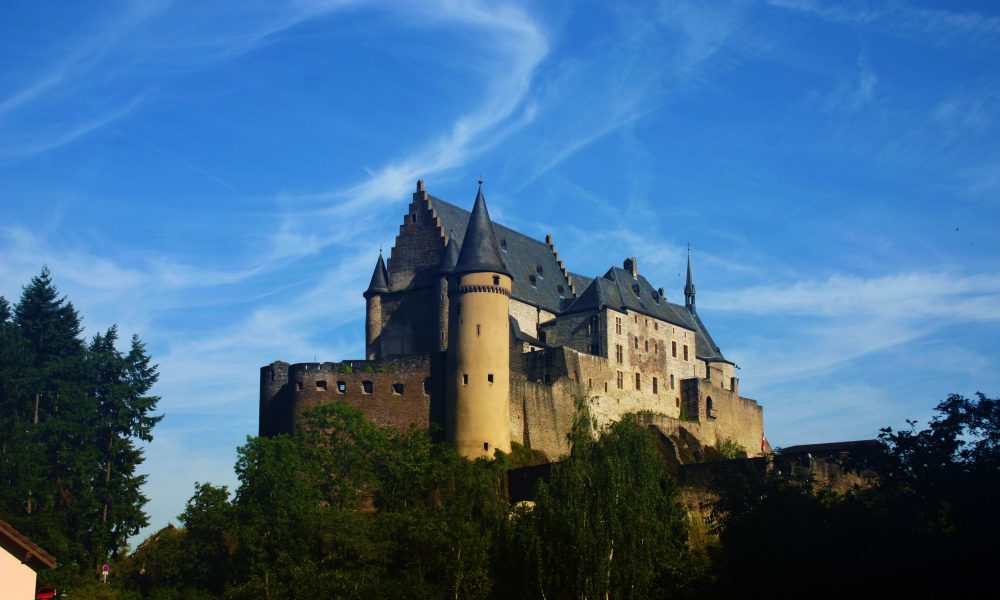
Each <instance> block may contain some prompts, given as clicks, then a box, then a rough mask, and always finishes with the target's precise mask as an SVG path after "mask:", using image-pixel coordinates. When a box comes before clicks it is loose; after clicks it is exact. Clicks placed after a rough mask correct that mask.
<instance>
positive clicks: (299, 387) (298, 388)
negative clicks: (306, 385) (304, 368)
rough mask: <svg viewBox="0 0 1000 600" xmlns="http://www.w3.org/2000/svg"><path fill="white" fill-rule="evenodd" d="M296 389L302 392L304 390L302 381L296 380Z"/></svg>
mask: <svg viewBox="0 0 1000 600" xmlns="http://www.w3.org/2000/svg"><path fill="white" fill-rule="evenodd" d="M295 389H296V390H298V391H300V392H301V391H302V382H301V381H296V382H295Z"/></svg>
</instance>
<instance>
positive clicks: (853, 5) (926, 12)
mask: <svg viewBox="0 0 1000 600" xmlns="http://www.w3.org/2000/svg"><path fill="white" fill-rule="evenodd" d="M768 3H769V4H771V5H772V6H775V7H779V8H782V9H786V10H790V11H794V12H798V13H802V14H807V15H811V16H814V17H818V18H821V19H825V20H828V21H832V22H835V23H843V24H849V25H868V26H873V27H878V28H880V29H882V30H884V31H886V32H889V33H895V34H900V35H920V36H926V37H927V38H928V39H932V38H933V37H935V36H955V37H961V38H963V41H972V42H982V43H996V42H997V41H1000V18H997V17H993V16H989V15H984V14H982V13H979V12H974V11H967V12H957V11H951V10H938V9H928V8H921V7H917V6H911V5H909V4H906V3H903V2H887V3H880V4H875V5H872V4H869V3H867V2H829V3H824V2H817V1H816V0H769V1H768Z"/></svg>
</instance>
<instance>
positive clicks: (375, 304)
mask: <svg viewBox="0 0 1000 600" xmlns="http://www.w3.org/2000/svg"><path fill="white" fill-rule="evenodd" d="M388 292H389V272H388V270H387V269H386V268H385V261H384V260H382V251H381V250H379V253H378V262H376V263H375V272H374V273H372V280H371V283H369V284H368V289H367V290H365V303H366V307H365V308H366V310H365V356H366V358H367V359H368V360H379V359H381V358H382V349H381V346H382V344H381V339H382V325H383V323H382V294H386V293H388Z"/></svg>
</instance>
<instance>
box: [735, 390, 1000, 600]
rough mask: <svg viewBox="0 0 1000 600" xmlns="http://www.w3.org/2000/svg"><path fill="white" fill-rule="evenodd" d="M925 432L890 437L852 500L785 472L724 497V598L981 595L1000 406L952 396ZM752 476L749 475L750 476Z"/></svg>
mask: <svg viewBox="0 0 1000 600" xmlns="http://www.w3.org/2000/svg"><path fill="white" fill-rule="evenodd" d="M936 410H937V412H938V414H937V416H935V417H934V418H933V419H932V420H931V422H930V424H929V426H928V427H927V428H926V429H922V430H916V429H915V427H914V425H915V423H913V422H910V428H909V430H904V431H900V432H894V431H893V430H892V429H889V428H886V429H883V430H882V434H881V435H880V436H879V438H880V442H881V444H880V447H879V448H878V450H877V451H876V452H874V453H873V454H871V455H869V456H859V457H854V458H855V460H856V464H855V466H856V467H857V468H863V469H867V470H869V471H870V472H872V473H873V474H874V482H875V483H874V484H873V485H871V486H870V487H867V488H858V489H855V490H853V491H852V492H850V493H848V494H845V495H838V494H834V493H832V492H830V491H828V490H826V489H823V488H822V487H820V486H817V485H816V484H815V483H814V482H813V481H811V480H809V479H801V478H798V479H797V478H794V477H790V476H788V475H787V474H782V473H779V472H778V470H777V469H772V470H766V469H757V470H754V469H750V471H749V472H748V473H747V475H746V476H745V477H742V478H733V479H732V480H731V481H729V483H728V485H727V486H726V487H725V488H724V489H722V490H721V496H720V500H719V502H718V504H717V507H716V515H715V517H716V519H717V520H716V524H717V531H718V532H719V534H720V541H721V545H720V546H719V547H718V549H717V551H716V557H715V559H716V565H717V572H718V573H721V574H724V577H722V578H721V579H720V581H719V589H718V590H715V591H716V593H718V594H720V595H731V594H735V593H737V592H739V591H740V590H742V589H743V588H744V586H745V585H746V582H747V581H750V580H751V579H752V580H753V581H754V582H755V585H758V586H760V589H767V590H770V591H771V592H772V593H774V594H776V595H779V596H781V595H788V594H791V593H797V592H798V591H799V590H802V589H806V587H807V586H809V585H814V583H815V580H816V577H817V572H816V570H817V566H818V565H822V568H823V570H824V571H826V572H830V573H836V574H837V578H836V581H835V582H833V583H832V584H831V587H829V588H828V591H829V592H830V593H832V592H833V590H835V589H842V590H844V591H849V590H858V589H863V590H865V591H866V592H865V593H866V594H867V595H876V594H887V595H888V594H891V595H894V596H898V595H901V594H903V593H916V592H920V593H921V594H923V595H926V594H927V593H928V592H932V591H940V592H946V593H947V594H949V595H951V596H964V595H970V594H971V593H972V592H973V591H974V589H975V587H976V585H977V583H978V582H980V581H981V580H982V578H983V577H984V574H985V573H988V572H989V571H988V568H989V567H990V566H992V565H991V561H990V559H989V558H988V557H992V556H994V555H995V552H994V549H993V548H992V546H993V544H994V540H995V539H996V537H997V535H998V534H1000V522H998V519H997V518H996V515H995V507H996V506H997V505H998V502H1000V477H998V476H997V473H998V468H1000V453H998V448H1000V406H998V400H997V399H991V398H987V397H986V396H985V395H983V394H977V398H976V399H974V400H969V399H967V398H964V397H962V396H958V395H951V396H949V397H948V398H947V399H946V400H945V401H944V402H942V403H940V404H939V405H938V406H937V408H936ZM748 468H749V467H748Z"/></svg>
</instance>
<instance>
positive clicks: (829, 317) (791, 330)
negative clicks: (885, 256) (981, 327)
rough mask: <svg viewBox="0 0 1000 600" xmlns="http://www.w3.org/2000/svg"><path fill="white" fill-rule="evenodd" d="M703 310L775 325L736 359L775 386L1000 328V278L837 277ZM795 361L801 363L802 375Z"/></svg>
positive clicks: (720, 300)
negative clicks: (957, 330) (975, 326)
mask: <svg viewBox="0 0 1000 600" xmlns="http://www.w3.org/2000/svg"><path fill="white" fill-rule="evenodd" d="M702 304H703V305H704V306H705V308H706V309H707V310H710V311H713V312H715V313H716V314H718V313H720V312H721V313H732V314H742V315H754V316H756V318H758V319H759V318H764V319H766V320H767V323H768V324H769V325H768V327H770V328H771V329H773V335H770V336H767V337H763V338H757V339H744V340H740V341H739V343H738V346H736V347H734V348H730V352H729V353H728V355H729V356H730V357H736V358H737V362H739V363H741V365H742V366H743V367H744V368H746V369H747V371H748V372H752V373H754V381H755V382H756V383H757V384H760V385H764V386H767V385H774V384H777V383H782V382H790V381H802V380H807V379H809V378H811V377H814V376H816V375H820V374H825V373H830V372H832V371H834V370H836V369H838V368H840V367H843V366H845V365H848V364H852V363H853V362H854V361H856V360H858V359H860V358H862V357H866V356H870V355H872V354H873V353H876V352H884V351H889V350H890V349H892V348H896V347H899V346H901V345H904V344H907V343H911V342H914V341H916V340H919V339H922V338H925V337H927V336H929V335H932V334H935V333H937V332H940V331H942V330H944V329H945V328H947V327H953V326H955V325H956V324H966V323H981V324H991V325H995V324H996V323H1000V276H998V275H997V274H994V273H986V274H975V275H964V276H962V275H952V274H947V273H905V274H899V275H887V276H882V277H874V278H861V277H856V276H844V275H834V276H831V277H829V278H827V279H825V280H807V281H800V282H794V283H788V284H780V283H779V284H772V285H767V286H756V287H752V288H746V289H740V290H734V291H729V292H726V291H720V292H715V293H714V294H712V295H711V296H709V297H707V298H705V300H704V302H703V303H702ZM788 356H795V357H796V359H795V365H794V368H789V366H788V365H787V364H786V360H787V357H788Z"/></svg>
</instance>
